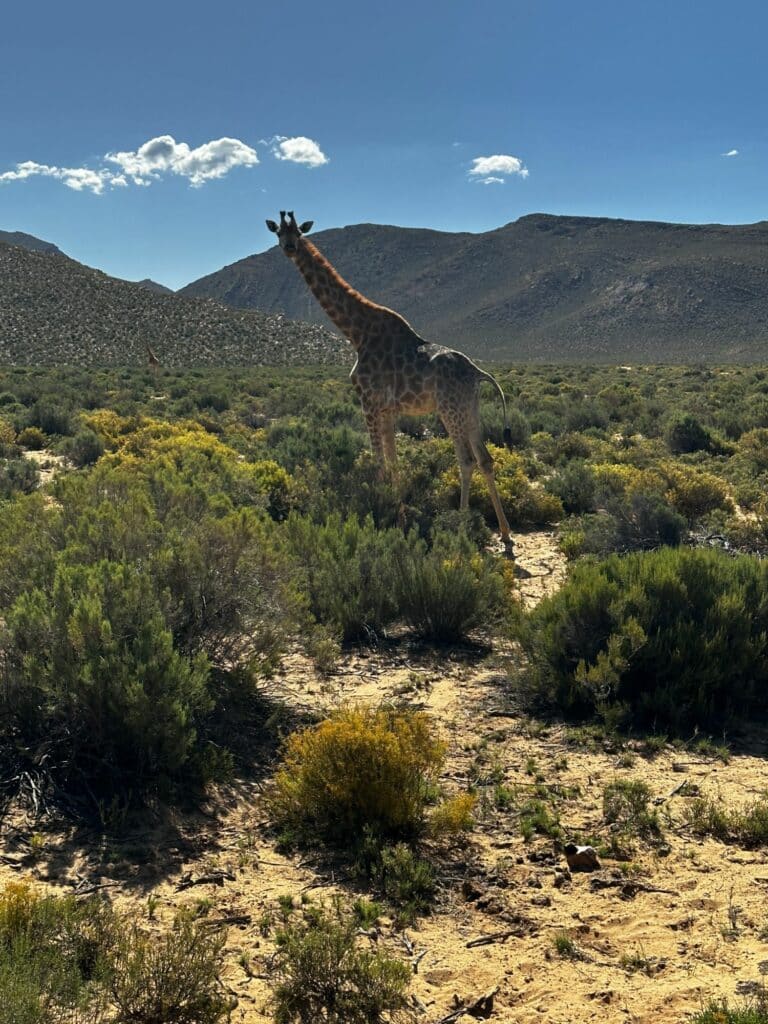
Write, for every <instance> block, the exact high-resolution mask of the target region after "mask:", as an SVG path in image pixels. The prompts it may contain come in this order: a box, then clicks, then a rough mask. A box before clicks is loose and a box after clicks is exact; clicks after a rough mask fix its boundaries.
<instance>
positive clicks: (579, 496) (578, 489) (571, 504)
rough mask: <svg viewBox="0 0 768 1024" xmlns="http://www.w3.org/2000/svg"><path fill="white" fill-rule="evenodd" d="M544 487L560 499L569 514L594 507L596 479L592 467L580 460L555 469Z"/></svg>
mask: <svg viewBox="0 0 768 1024" xmlns="http://www.w3.org/2000/svg"><path fill="white" fill-rule="evenodd" d="M546 489H547V490H548V491H549V492H550V494H554V495H555V496H556V497H558V498H559V499H560V501H561V502H562V503H563V508H564V509H565V511H566V512H568V513H569V514H574V513H575V514H578V513H580V512H590V511H591V510H592V509H594V507H595V495H596V493H597V480H596V478H595V474H594V471H593V470H592V467H591V466H589V465H587V463H586V462H583V461H581V460H574V461H573V462H569V463H566V465H565V466H563V467H562V468H561V469H558V470H556V471H555V472H554V473H553V474H552V476H550V478H549V479H548V480H547V483H546Z"/></svg>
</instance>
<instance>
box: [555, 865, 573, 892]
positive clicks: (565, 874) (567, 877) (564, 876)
mask: <svg viewBox="0 0 768 1024" xmlns="http://www.w3.org/2000/svg"><path fill="white" fill-rule="evenodd" d="M570 881H571V872H570V871H569V869H568V868H555V879H554V884H555V888H556V889H562V887H563V886H564V885H567V884H568V882H570Z"/></svg>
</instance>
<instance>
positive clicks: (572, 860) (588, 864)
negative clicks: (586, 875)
mask: <svg viewBox="0 0 768 1024" xmlns="http://www.w3.org/2000/svg"><path fill="white" fill-rule="evenodd" d="M563 852H564V853H565V859H566V860H567V861H568V867H569V868H570V869H571V871H599V870H600V866H601V865H600V861H599V859H598V856H597V851H596V850H595V848H594V846H577V845H576V844H575V843H568V844H567V845H566V847H565V850H564V851H563Z"/></svg>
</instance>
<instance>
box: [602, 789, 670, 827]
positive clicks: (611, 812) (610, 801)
mask: <svg viewBox="0 0 768 1024" xmlns="http://www.w3.org/2000/svg"><path fill="white" fill-rule="evenodd" d="M650 800H651V790H650V787H649V786H648V784H647V783H645V782H642V781H641V780H639V779H615V780H614V781H613V782H609V783H608V785H607V786H606V787H605V788H604V790H603V818H604V820H605V821H606V822H607V823H608V824H609V825H617V826H618V827H619V828H620V829H621V830H622V831H623V832H625V833H627V834H631V835H641V836H659V835H660V834H661V826H660V825H659V818H658V814H657V813H656V812H655V811H652V810H650V809H649V807H648V805H649V803H650Z"/></svg>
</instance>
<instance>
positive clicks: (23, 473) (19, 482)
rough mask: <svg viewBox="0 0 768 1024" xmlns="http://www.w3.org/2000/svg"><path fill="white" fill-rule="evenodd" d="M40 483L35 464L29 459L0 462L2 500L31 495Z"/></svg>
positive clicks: (0, 497)
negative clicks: (14, 496)
mask: <svg viewBox="0 0 768 1024" xmlns="http://www.w3.org/2000/svg"><path fill="white" fill-rule="evenodd" d="M39 483H40V474H39V473H38V471H37V466H36V465H35V464H34V462H30V461H29V460H28V459H9V460H8V461H6V462H3V461H0V500H2V499H4V498H11V497H13V495H15V494H31V493H32V491H34V490H35V488H36V487H37V486H38V485H39Z"/></svg>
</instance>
